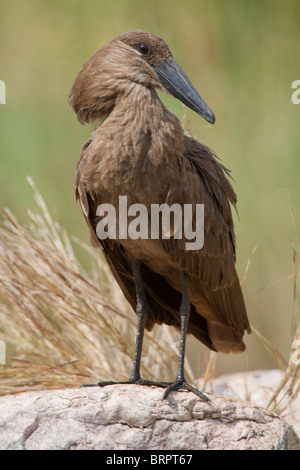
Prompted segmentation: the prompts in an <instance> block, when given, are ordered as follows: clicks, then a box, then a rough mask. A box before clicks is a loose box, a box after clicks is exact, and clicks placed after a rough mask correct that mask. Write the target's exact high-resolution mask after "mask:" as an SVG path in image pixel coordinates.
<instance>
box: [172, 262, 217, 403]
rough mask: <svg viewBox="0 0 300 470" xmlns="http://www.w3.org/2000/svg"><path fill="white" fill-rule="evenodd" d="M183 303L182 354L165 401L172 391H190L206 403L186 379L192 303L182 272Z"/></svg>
mask: <svg viewBox="0 0 300 470" xmlns="http://www.w3.org/2000/svg"><path fill="white" fill-rule="evenodd" d="M181 277H182V302H181V306H180V310H179V312H180V323H181V337H180V352H179V362H178V372H177V376H176V379H175V382H174V383H172V384H171V385H169V386H168V388H167V390H166V391H165V393H164V395H163V399H165V398H167V396H168V395H169V393H170V392H171V391H172V390H180V389H184V390H189V391H191V392H193V393H195V394H196V395H197V396H198V397H200V398H201V399H202V400H204V401H209V398H208V397H207V396H206V395H204V394H203V393H202V392H200V391H199V390H197V388H195V387H192V386H191V385H189V384H188V383H187V382H186V381H185V378H184V356H185V344H186V335H187V328H188V322H189V316H190V302H189V298H188V293H187V286H186V276H185V274H184V272H183V271H182V274H181Z"/></svg>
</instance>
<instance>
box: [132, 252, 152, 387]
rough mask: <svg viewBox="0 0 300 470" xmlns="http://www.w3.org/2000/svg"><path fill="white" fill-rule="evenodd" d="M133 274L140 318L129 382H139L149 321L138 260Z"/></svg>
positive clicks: (133, 267) (134, 261) (137, 312)
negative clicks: (145, 333)
mask: <svg viewBox="0 0 300 470" xmlns="http://www.w3.org/2000/svg"><path fill="white" fill-rule="evenodd" d="M132 273H133V277H134V283H135V288H136V314H137V317H138V325H137V335H136V343H135V354H134V360H133V368H132V372H131V376H130V377H129V382H134V383H135V382H137V381H138V380H140V378H141V377H140V365H141V356H142V347H143V338H144V329H145V325H146V320H147V311H148V304H147V299H146V295H145V291H144V286H143V280H142V276H141V271H140V263H139V261H137V260H133V261H132Z"/></svg>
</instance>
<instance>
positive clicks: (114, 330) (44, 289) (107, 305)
mask: <svg viewBox="0 0 300 470" xmlns="http://www.w3.org/2000/svg"><path fill="white" fill-rule="evenodd" d="M29 181H30V183H31V185H32V186H33V189H34V194H35V199H36V202H37V204H38V206H39V208H40V214H36V213H33V212H31V211H30V210H27V211H26V212H27V216H28V224H27V225H21V224H19V222H18V221H17V219H16V218H15V216H14V215H13V214H12V213H11V212H10V211H9V210H8V209H3V210H2V211H1V212H2V222H1V225H0V301H1V310H0V339H1V340H2V341H4V343H5V345H6V364H5V365H2V366H0V379H1V380H0V395H4V394H7V393H19V392H22V391H28V390H41V389H54V388H65V387H70V386H79V385H81V384H82V383H91V382H96V381H98V380H116V379H118V380H126V379H127V378H128V376H129V374H130V371H131V366H132V359H133V348H134V343H135V334H136V316H135V314H134V313H133V312H132V310H131V308H130V307H129V305H128V303H127V302H126V300H125V299H124V297H123V295H122V293H121V291H120V289H119V287H118V286H117V285H116V283H115V281H114V279H113V277H112V275H111V273H110V271H109V269H108V268H107V265H106V263H105V261H104V260H103V258H102V256H101V253H100V252H99V250H98V251H97V253H96V252H95V249H93V248H91V247H90V246H87V245H85V244H83V243H81V242H79V241H78V240H77V242H76V243H77V244H79V245H80V246H81V248H82V249H83V250H85V251H86V252H87V253H88V254H89V255H90V257H91V266H92V267H91V272H90V273H88V272H86V271H85V270H84V269H83V267H82V266H81V265H80V263H79V262H78V260H77V259H76V257H75V254H74V250H73V246H72V243H71V241H70V238H69V236H68V234H67V233H66V231H65V230H64V229H63V228H62V227H61V226H59V225H58V224H57V223H56V222H55V221H53V220H52V217H51V215H50V213H49V211H48V209H47V207H46V205H45V202H44V201H43V199H42V197H41V195H40V194H39V192H38V191H37V189H36V187H35V186H34V183H33V182H32V181H31V180H29ZM254 253H255V250H253V252H252V254H251V256H250V258H249V261H248V264H247V267H246V271H245V275H244V277H243V279H242V283H243V282H245V279H246V276H247V272H248V270H249V267H250V263H251V260H252V257H253V255H254ZM295 253H296V251H295ZM298 274H299V273H298V270H297V266H296V254H295V273H294V276H293V278H294V303H295V304H296V302H297V301H298V295H297V285H296V282H297V278H298ZM252 331H253V332H254V334H256V335H257V336H258V337H259V338H260V340H261V341H262V342H263V344H264V345H265V346H266V348H267V349H268V351H269V353H270V354H272V356H273V357H274V359H275V361H276V362H277V364H278V367H280V368H281V369H284V370H285V375H284V378H283V380H282V383H281V384H280V386H279V387H278V389H277V390H276V391H275V392H274V394H273V396H272V398H271V399H270V402H269V404H268V407H269V408H270V409H272V410H273V411H275V412H277V413H282V412H283V411H284V410H285V409H286V408H287V406H288V405H289V404H290V403H291V402H292V401H293V400H294V399H295V398H296V396H297V395H298V393H299V389H300V378H299V373H300V360H299V351H300V326H299V325H298V329H297V331H296V334H295V338H294V342H293V345H292V350H291V356H290V359H289V362H288V364H287V362H286V361H285V360H284V358H283V357H282V356H281V354H280V353H279V351H277V349H276V348H275V347H274V346H273V345H272V344H271V343H270V342H269V341H268V340H267V339H266V338H264V337H263V336H262V335H261V334H260V333H259V332H258V331H257V330H256V329H255V328H254V327H253V326H252ZM178 343H179V336H178V334H177V333H175V331H174V330H173V329H172V328H169V327H167V326H164V325H163V326H159V327H158V328H156V329H155V330H154V332H152V333H151V334H149V333H146V337H145V344H144V347H143V360H142V375H143V376H144V377H147V378H149V379H153V380H171V379H173V378H174V376H175V374H176V371H177V359H178ZM215 361H216V354H215V353H212V354H211V355H210V359H209V363H208V365H207V369H206V373H205V375H204V384H206V383H207V382H209V381H211V380H212V378H213V375H214V368H215ZM186 374H187V377H188V378H189V380H190V381H192V382H194V381H195V378H194V376H193V372H192V369H191V367H190V365H189V363H188V361H187V360H186ZM203 387H204V385H203Z"/></svg>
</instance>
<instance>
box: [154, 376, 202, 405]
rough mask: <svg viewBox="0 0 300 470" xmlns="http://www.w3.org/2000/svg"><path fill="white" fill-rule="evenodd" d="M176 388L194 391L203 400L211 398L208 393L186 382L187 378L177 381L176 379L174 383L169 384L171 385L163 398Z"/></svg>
mask: <svg viewBox="0 0 300 470" xmlns="http://www.w3.org/2000/svg"><path fill="white" fill-rule="evenodd" d="M175 390H188V391H189V392H193V393H194V394H195V395H197V396H198V397H199V398H201V400H203V401H206V402H207V401H210V399H209V398H208V397H207V396H206V395H204V393H202V392H200V390H198V389H197V388H195V387H192V385H190V384H188V383H187V382H185V380H180V381H177V382H176V381H175V382H174V383H172V384H171V385H169V387H168V388H167V390H166V391H165V393H164V394H163V400H164V399H165V398H167V396H168V395H169V393H170V392H172V391H175Z"/></svg>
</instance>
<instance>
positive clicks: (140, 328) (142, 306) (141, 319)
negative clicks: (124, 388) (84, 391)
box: [82, 260, 170, 387]
mask: <svg viewBox="0 0 300 470" xmlns="http://www.w3.org/2000/svg"><path fill="white" fill-rule="evenodd" d="M131 266H132V274H133V278H134V283H135V288H136V314H137V317H138V325H137V335H136V344H135V354H134V360H133V367H132V372H131V375H130V377H129V379H128V380H127V381H122V382H114V381H103V382H98V383H96V384H86V385H82V386H83V387H95V386H98V387H105V386H106V385H115V384H139V385H155V386H157V387H167V386H168V385H170V382H153V381H151V380H145V379H142V378H141V376H140V364H141V356H142V346H143V338H144V329H145V325H146V321H147V311H148V303H147V299H146V295H145V290H144V286H143V279H142V276H141V271H140V262H139V261H137V260H132V263H131Z"/></svg>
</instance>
